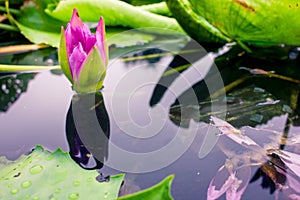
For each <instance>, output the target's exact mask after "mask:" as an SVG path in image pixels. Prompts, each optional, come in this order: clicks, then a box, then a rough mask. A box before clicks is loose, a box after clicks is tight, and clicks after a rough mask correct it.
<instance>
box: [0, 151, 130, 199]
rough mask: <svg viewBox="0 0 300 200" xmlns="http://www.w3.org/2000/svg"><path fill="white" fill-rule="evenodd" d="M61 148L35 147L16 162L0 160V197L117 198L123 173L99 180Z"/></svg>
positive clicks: (94, 172)
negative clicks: (106, 179) (53, 149)
mask: <svg viewBox="0 0 300 200" xmlns="http://www.w3.org/2000/svg"><path fill="white" fill-rule="evenodd" d="M98 175H99V173H98V172H97V171H95V170H92V171H86V170H84V169H82V168H81V167H79V166H78V165H77V164H76V163H74V161H73V160H72V159H71V158H70V156H69V154H68V153H66V152H63V151H62V150H61V149H58V150H56V151H55V152H53V153H50V152H48V151H46V150H44V149H43V148H42V147H41V146H37V147H36V148H35V149H34V150H33V152H32V153H30V154H29V155H27V156H22V157H20V158H19V159H18V160H16V161H8V160H6V159H5V158H4V157H2V158H1V159H0V188H1V190H0V199H35V200H38V199H73V200H75V199H87V197H88V199H104V198H105V199H116V198H117V197H118V192H119V189H120V185H121V183H122V181H123V178H124V175H123V174H120V175H115V176H111V177H110V181H109V182H98V181H97V180H96V177H97V176H98Z"/></svg>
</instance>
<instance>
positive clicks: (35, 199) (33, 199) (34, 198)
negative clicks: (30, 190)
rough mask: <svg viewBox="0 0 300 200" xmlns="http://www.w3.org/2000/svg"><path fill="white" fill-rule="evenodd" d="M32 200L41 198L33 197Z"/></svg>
mask: <svg viewBox="0 0 300 200" xmlns="http://www.w3.org/2000/svg"><path fill="white" fill-rule="evenodd" d="M32 200H40V198H39V197H33V198H32Z"/></svg>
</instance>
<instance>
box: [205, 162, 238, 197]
mask: <svg viewBox="0 0 300 200" xmlns="http://www.w3.org/2000/svg"><path fill="white" fill-rule="evenodd" d="M234 180H235V176H234V174H231V173H229V171H228V169H227V168H226V167H225V165H223V166H222V167H221V168H220V169H219V170H218V172H217V174H216V176H215V177H214V178H213V179H212V180H211V181H210V184H209V187H208V189H207V199H208V200H213V199H217V198H219V197H220V196H221V195H223V194H224V193H225V192H226V191H227V190H228V188H229V187H230V186H231V184H232V183H233V182H234Z"/></svg>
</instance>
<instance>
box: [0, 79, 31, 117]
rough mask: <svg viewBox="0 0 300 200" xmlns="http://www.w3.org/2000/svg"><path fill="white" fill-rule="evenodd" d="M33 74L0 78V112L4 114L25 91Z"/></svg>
mask: <svg viewBox="0 0 300 200" xmlns="http://www.w3.org/2000/svg"><path fill="white" fill-rule="evenodd" d="M34 76H35V74H34V73H27V74H18V75H14V76H5V77H1V78H0V85H1V88H0V111H2V112H6V111H7V110H8V108H9V107H10V106H11V105H12V104H13V103H14V102H15V101H16V100H17V99H18V98H19V97H20V95H21V94H22V93H23V92H25V91H26V89H27V85H28V83H29V81H30V80H32V79H33V78H34Z"/></svg>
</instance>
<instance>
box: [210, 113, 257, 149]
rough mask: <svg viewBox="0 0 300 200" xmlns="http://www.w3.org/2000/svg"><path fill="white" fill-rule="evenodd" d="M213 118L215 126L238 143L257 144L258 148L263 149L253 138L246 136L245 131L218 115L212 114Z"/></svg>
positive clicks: (244, 144)
mask: <svg viewBox="0 0 300 200" xmlns="http://www.w3.org/2000/svg"><path fill="white" fill-rule="evenodd" d="M211 120H212V122H213V123H214V125H215V127H216V128H218V129H219V130H220V131H221V133H222V134H223V135H226V136H227V137H229V138H230V139H232V140H233V141H235V142H236V143H238V144H240V145H243V146H246V147H248V146H251V145H252V146H255V147H256V149H257V150H261V147H260V146H259V145H258V144H257V143H256V142H254V141H253V140H252V139H251V138H249V137H248V136H246V135H245V134H244V133H243V131H241V130H239V129H236V128H235V127H233V126H232V125H231V124H229V123H228V122H226V121H224V120H222V119H219V118H217V117H214V116H211Z"/></svg>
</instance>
